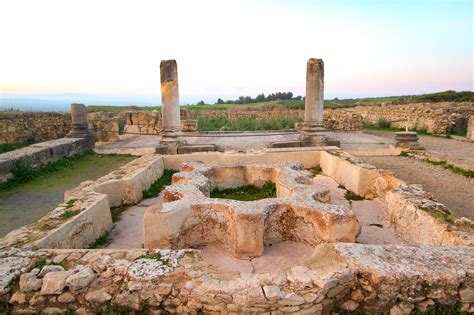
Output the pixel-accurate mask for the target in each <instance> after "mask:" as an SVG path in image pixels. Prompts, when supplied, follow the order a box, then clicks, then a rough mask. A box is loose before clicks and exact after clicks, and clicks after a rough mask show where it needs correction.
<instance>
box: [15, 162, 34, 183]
mask: <svg viewBox="0 0 474 315" xmlns="http://www.w3.org/2000/svg"><path fill="white" fill-rule="evenodd" d="M32 164H33V163H32V160H31V158H28V157H26V158H23V159H19V160H16V161H15V162H13V168H12V170H11V173H12V174H13V177H15V178H16V179H17V180H18V181H19V182H22V183H24V182H27V181H30V180H31V179H33V177H34V174H33V166H32Z"/></svg>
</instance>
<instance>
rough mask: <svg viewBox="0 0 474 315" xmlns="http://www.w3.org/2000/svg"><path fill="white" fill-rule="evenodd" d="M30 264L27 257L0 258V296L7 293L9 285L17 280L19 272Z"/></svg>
mask: <svg viewBox="0 0 474 315" xmlns="http://www.w3.org/2000/svg"><path fill="white" fill-rule="evenodd" d="M30 263H31V259H29V258H28V257H16V256H10V257H4V258H0V296H1V295H3V294H5V293H7V292H9V291H10V288H9V285H10V283H12V281H13V280H15V279H17V278H18V276H19V275H20V273H21V270H22V269H23V268H25V267H27V266H28V265H29V264H30Z"/></svg>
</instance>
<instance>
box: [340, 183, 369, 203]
mask: <svg viewBox="0 0 474 315" xmlns="http://www.w3.org/2000/svg"><path fill="white" fill-rule="evenodd" d="M337 188H339V189H344V190H345V191H346V193H345V194H344V197H345V198H346V199H347V200H349V201H359V200H365V197H363V196H359V195H358V194H356V193H355V192H353V191H350V190H348V189H347V188H346V187H345V186H344V185H341V184H339V186H337Z"/></svg>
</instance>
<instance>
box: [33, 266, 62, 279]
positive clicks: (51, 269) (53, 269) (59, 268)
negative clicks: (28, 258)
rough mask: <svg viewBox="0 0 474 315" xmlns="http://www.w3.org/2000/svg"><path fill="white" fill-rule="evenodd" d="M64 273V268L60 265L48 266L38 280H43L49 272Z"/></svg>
mask: <svg viewBox="0 0 474 315" xmlns="http://www.w3.org/2000/svg"><path fill="white" fill-rule="evenodd" d="M57 271H64V268H63V267H62V266H59V265H46V266H44V267H43V268H41V271H40V272H39V274H38V278H43V277H44V276H45V275H46V274H47V273H48V272H57Z"/></svg>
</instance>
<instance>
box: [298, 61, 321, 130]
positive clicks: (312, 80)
mask: <svg viewBox="0 0 474 315" xmlns="http://www.w3.org/2000/svg"><path fill="white" fill-rule="evenodd" d="M323 112H324V62H323V60H322V59H316V58H310V59H309V60H308V63H307V64H306V98H305V104H304V126H303V130H304V131H306V132H315V131H323V130H324V122H323V119H324V116H323Z"/></svg>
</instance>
